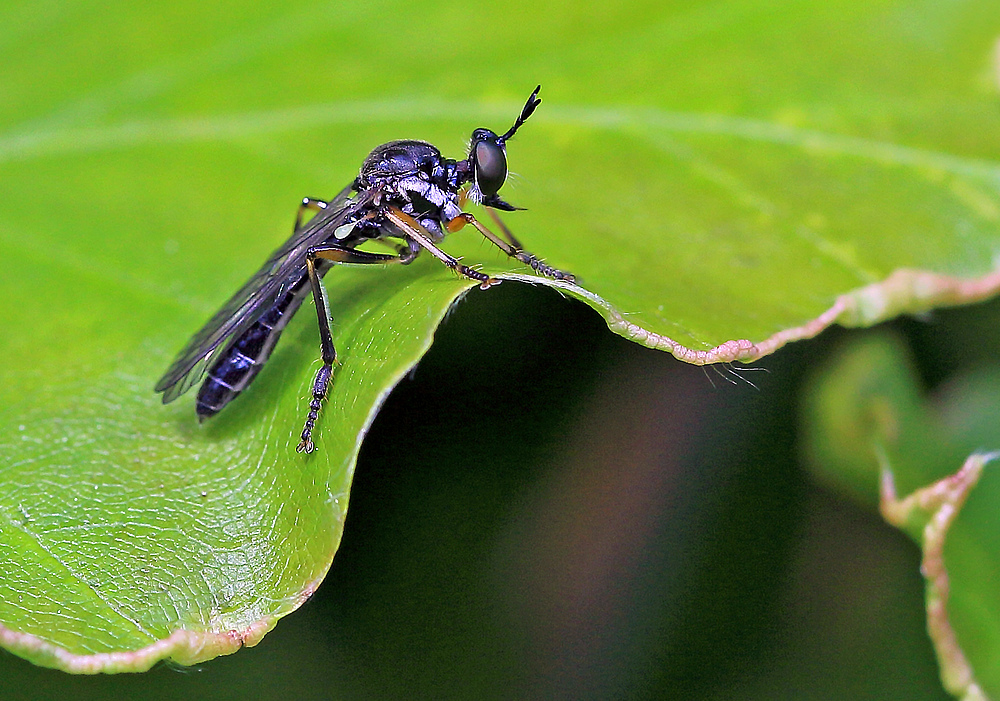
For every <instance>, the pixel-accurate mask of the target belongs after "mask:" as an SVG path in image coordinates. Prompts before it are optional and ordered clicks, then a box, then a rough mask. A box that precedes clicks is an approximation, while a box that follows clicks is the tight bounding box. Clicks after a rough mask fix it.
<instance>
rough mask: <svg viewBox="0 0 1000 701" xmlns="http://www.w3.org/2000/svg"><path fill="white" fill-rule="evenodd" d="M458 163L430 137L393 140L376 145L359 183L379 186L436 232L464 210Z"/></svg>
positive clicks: (361, 188)
mask: <svg viewBox="0 0 1000 701" xmlns="http://www.w3.org/2000/svg"><path fill="white" fill-rule="evenodd" d="M454 167H455V164H454V162H453V161H448V160H446V159H445V158H443V157H442V156H441V152H440V151H439V150H438V149H437V148H436V147H435V146H433V145H432V144H429V143H427V142H426V141H414V140H404V141H390V142H389V143H386V144H382V145H381V146H379V147H377V148H375V149H374V150H373V151H372V152H371V153H370V154H368V157H367V158H365V161H364V163H363V164H362V165H361V173H360V174H359V175H358V179H357V181H356V184H355V187H356V188H357V189H358V190H359V191H364V190H368V189H372V188H377V189H379V190H381V191H382V192H383V198H384V199H385V200H387V201H388V203H389V204H393V205H395V206H397V207H399V208H400V209H402V210H403V211H404V212H406V213H407V214H409V215H411V216H413V217H414V218H416V219H417V220H418V221H420V222H421V223H422V224H424V225H425V226H427V225H428V224H430V226H428V228H429V229H430V230H431V232H432V233H434V234H439V233H440V232H441V229H440V227H439V226H438V223H439V222H444V223H447V222H449V221H451V220H452V219H454V218H455V217H456V216H458V214H459V213H460V212H461V209H460V208H459V206H458V189H459V186H458V183H457V181H456V178H455V173H454Z"/></svg>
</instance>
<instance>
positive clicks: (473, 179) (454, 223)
mask: <svg viewBox="0 0 1000 701" xmlns="http://www.w3.org/2000/svg"><path fill="white" fill-rule="evenodd" d="M540 88H541V86H539V87H537V88H535V90H534V92H532V93H531V96H530V97H529V98H528V101H527V102H526V103H525V105H524V108H523V109H522V110H521V114H520V116H518V118H517V119H516V120H515V121H514V125H513V126H512V127H511V128H510V129H508V130H507V132H506V133H505V134H503V136H497V135H496V134H495V133H494V132H492V131H490V130H489V129H476V130H475V131H474V132H472V140H471V142H470V145H469V155H468V156H467V157H466V158H465V159H463V160H461V161H454V160H451V159H449V158H444V157H442V156H441V152H440V151H439V150H438V149H437V148H435V147H434V146H432V145H431V144H429V143H427V142H426V141H390V142H389V143H387V144H382V145H381V146H379V147H378V148H376V149H375V150H374V151H372V152H371V153H370V154H368V157H367V158H366V159H365V161H364V163H362V164H361V172H360V174H359V175H358V177H357V179H355V181H354V182H353V183H351V184H350V185H349V186H347V187H346V188H344V190H343V191H342V192H341V193H340V194H339V195H337V196H336V197H334V198H333V199H332V200H330V201H329V202H327V201H324V200H318V199H313V198H311V197H307V198H305V199H303V200H302V204H301V205H300V206H299V211H298V216H297V217H296V220H295V229H294V231H293V233H292V236H291V238H289V239H288V240H287V241H286V242H285V243H284V244H283V245H282V246H281V247H279V248H278V249H277V250H276V251H275V252H274V253H272V254H271V257H270V258H268V259H267V262H265V263H264V265H263V267H261V269H260V270H258V271H257V273H256V274H255V275H254V276H253V277H251V278H250V280H249V281H248V282H247V283H246V284H245V285H243V287H241V288H240V289H239V291H238V292H237V293H236V294H234V295H233V296H232V298H231V299H230V300H229V301H228V302H226V304H225V305H223V307H222V309H220V310H219V311H218V312H217V313H216V314H215V316H213V317H212V318H211V319H209V320H208V323H207V324H205V326H204V327H203V328H202V329H201V331H199V332H198V333H197V334H195V335H194V337H193V338H192V339H191V340H190V341H188V344H187V345H186V346H185V347H184V350H182V351H181V352H180V354H179V355H178V356H177V358H176V359H175V360H174V362H173V364H172V365H171V366H170V368H169V369H168V370H167V372H166V374H164V375H163V377H162V378H160V381H159V382H158V383H157V384H156V391H157V392H162V393H163V403H164V404H166V403H168V402H172V401H173V400H174V399H176V398H177V397H179V396H180V395H181V394H183V393H184V392H186V391H187V390H189V389H190V388H191V387H193V386H194V385H195V384H197V383H198V382H199V381H200V380H201V379H202V377H205V381H204V382H203V383H202V385H201V388H200V389H199V390H198V398H197V401H196V404H195V410H196V411H197V413H198V418H199V420H204V419H206V418H208V417H209V416H213V415H214V414H217V413H218V412H220V411H221V410H222V409H223V407H225V406H226V405H227V404H228V403H229V402H231V401H232V400H233V399H235V398H236V396H237V395H238V394H239V393H240V392H242V391H243V390H245V389H246V388H247V386H248V385H249V384H250V383H251V382H252V381H253V379H254V378H255V377H256V376H257V373H258V372H260V369H261V368H262V367H263V365H264V363H265V362H266V361H267V359H268V357H269V356H270V355H271V351H272V350H274V346H275V344H276V343H277V342H278V337H279V336H281V332H282V331H283V330H284V329H285V327H286V326H287V325H288V322H289V320H291V318H292V315H293V314H295V312H296V311H298V309H299V306H301V304H302V302H303V300H304V299H305V298H306V296H307V295H308V294H309V293H310V292H311V293H312V297H313V301H314V303H315V305H316V312H317V315H318V317H319V337H320V351H321V355H322V359H323V365H322V367H320V369H319V370H318V371H317V372H316V377H315V379H314V380H313V388H312V400H311V401H310V402H309V413H308V415H307V416H306V421H305V427H304V428H303V429H302V440H301V441H300V442H299V444H298V447H297V448H296V450H298V451H299V452H306V453H311V452H312V451H313V449H314V448H315V445H314V444H313V440H312V432H313V427H314V426H315V425H316V419H317V417H318V416H319V410H320V407H321V406H322V403H323V400H324V399H325V398H326V395H327V391H328V390H329V387H330V380H331V377H332V375H333V364H334V362H335V361H336V358H337V354H336V350H335V349H334V347H333V335H332V333H331V331H330V307H329V304H328V302H327V297H326V292H325V290H324V289H323V282H322V277H323V275H325V274H326V272H327V271H328V270H329V269H330V268H331V267H332V266H333V265H334V264H336V263H347V264H354V265H368V264H385V263H402V264H403V265H406V264H407V263H410V262H412V261H413V259H414V258H416V257H417V254H419V253H420V251H421V250H426V251H427V252H428V253H430V254H431V255H432V256H434V257H435V258H437V259H438V260H440V261H441V262H442V263H444V264H445V265H447V266H448V267H449V268H451V269H452V270H454V271H455V272H457V273H458V274H459V275H462V276H464V277H467V278H470V279H472V280H475V281H477V282H479V283H480V287H482V288H483V289H486V288H488V287H489V286H491V285H494V284H497V283H499V282H500V281H499V280H497V279H495V278H492V277H490V276H489V275H487V274H485V273H483V272H481V271H479V270H477V269H475V268H470V267H467V266H465V265H463V264H462V263H460V262H459V261H458V259H457V258H454V257H453V256H451V255H449V254H448V253H445V252H444V251H443V250H441V249H440V248H439V247H438V245H437V244H438V242H440V241H441V239H443V238H444V237H445V235H446V234H448V233H453V232H456V231H458V230H459V229H461V228H462V227H463V226H465V225H466V224H471V225H472V226H474V227H475V228H476V229H478V230H479V232H480V233H481V234H482V235H483V236H485V237H486V238H487V239H489V240H490V241H491V242H492V243H494V244H495V245H496V246H497V247H498V248H499V249H500V250H501V251H503V252H504V253H506V254H507V255H508V256H511V257H512V258H516V259H517V260H519V261H521V262H522V263H524V264H525V265H527V266H529V267H530V268H531V269H532V270H534V271H536V272H538V273H540V274H542V275H546V276H548V277H551V278H555V279H556V280H566V281H569V282H572V281H573V280H574V277H573V276H572V275H570V274H569V273H565V272H563V271H561V270H557V269H555V268H553V267H551V266H549V265H547V264H545V263H544V262H542V261H541V260H540V259H539V258H537V257H536V256H534V255H532V254H531V253H528V252H527V251H525V250H524V248H523V247H522V246H521V244H520V243H519V242H518V240H517V239H516V238H515V237H514V235H513V234H512V233H511V232H510V230H509V229H508V228H507V227H506V226H505V225H504V224H503V222H502V221H501V220H500V218H499V217H498V216H496V214H495V212H494V211H493V210H496V209H500V210H504V211H508V212H511V211H514V210H515V209H517V208H516V207H513V206H512V205H510V204H508V203H507V202H505V201H504V200H502V199H501V198H500V196H499V195H498V194H497V193H498V192H499V190H500V187H501V186H502V185H503V184H504V181H505V180H506V179H507V148H506V143H507V141H508V140H509V139H510V138H511V137H513V136H514V134H515V133H516V132H517V130H518V129H519V128H520V127H521V125H522V124H524V122H525V121H526V120H527V119H528V117H530V116H531V113H532V112H534V111H535V108H536V107H538V105H539V103H541V100H540V99H539V98H538V91H539V89H540ZM467 185H469V187H468V188H466V186H467ZM465 199H471V200H472V201H474V202H476V203H479V204H482V205H484V206H486V207H489V208H491V209H490V210H489V211H490V214H491V215H493V218H494V220H495V221H496V223H497V225H498V226H499V228H500V231H501V233H502V235H503V236H502V237H500V236H497V235H496V234H494V233H493V232H492V231H490V230H489V229H488V228H486V226H484V225H483V224H482V223H481V222H480V221H479V220H477V219H476V218H475V217H474V216H472V215H471V214H469V213H468V212H463V211H462V209H461V206H462V204H463V203H464V201H465ZM305 210H311V211H314V212H316V215H315V216H314V217H313V218H312V219H310V220H309V221H308V222H306V223H305V224H304V225H303V224H302V214H303V212H304V211H305ZM371 240H379V241H390V242H393V245H394V246H395V248H396V254H395V255H391V254H380V253H369V252H368V251H363V250H359V249H358V246H359V245H360V244H362V243H364V242H366V241H371ZM206 375H207V377H206Z"/></svg>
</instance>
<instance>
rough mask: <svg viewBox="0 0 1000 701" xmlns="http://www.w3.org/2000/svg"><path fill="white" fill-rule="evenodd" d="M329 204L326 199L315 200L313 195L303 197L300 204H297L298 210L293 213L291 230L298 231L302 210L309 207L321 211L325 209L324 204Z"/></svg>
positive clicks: (300, 224)
mask: <svg viewBox="0 0 1000 701" xmlns="http://www.w3.org/2000/svg"><path fill="white" fill-rule="evenodd" d="M328 204H330V203H329V202H327V201H326V200H317V199H316V198H315V197H303V198H302V204H300V205H299V211H298V213H296V215H295V228H294V229H292V231H298V230H299V227H300V226H302V212H304V211H305V210H307V209H311V210H312V211H314V212H321V211H323V210H324V209H326V206H327V205H328Z"/></svg>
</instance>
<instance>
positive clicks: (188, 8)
mask: <svg viewBox="0 0 1000 701" xmlns="http://www.w3.org/2000/svg"><path fill="white" fill-rule="evenodd" d="M998 34H1000V20H998V19H997V17H996V14H995V8H994V7H993V5H992V4H991V3H989V2H986V0H970V1H968V2H965V3H961V4H947V5H943V4H939V3H931V2H924V3H921V4H917V5H914V4H913V3H904V2H902V0H898V1H897V2H888V1H885V2H879V3H874V4H873V3H862V2H859V1H858V0H838V1H835V2H831V3H824V4H822V5H820V4H817V3H805V2H785V3H781V4H779V5H776V6H775V5H771V4H765V3H755V2H734V3H727V4H723V5H720V4H713V3H702V4H694V5H692V4H691V3H680V2H676V3H656V4H648V5H646V4H642V3H633V4H626V5H622V4H617V5H600V6H593V7H588V6H581V5H577V4H567V5H566V6H565V7H563V8H561V9H558V10H555V9H551V10H549V9H546V10H545V11H540V10H539V8H538V7H537V6H536V5H532V4H527V3H522V4H518V3H505V4H504V5H503V7H502V11H499V10H489V9H482V10H475V9H473V10H470V8H469V7H467V6H466V5H465V4H460V3H457V2H446V3H433V4H423V5H420V4H418V5H414V4H413V3H395V2H383V3H377V4H370V5H368V6H366V7H365V9H364V11H359V10H358V8H357V7H355V6H350V7H343V6H339V5H336V4H328V3H317V4H315V5H311V6H310V5H302V6H298V7H294V8H289V7H288V5H287V4H286V3H272V4H269V3H267V2H255V3H253V4H251V5H247V4H246V3H240V4H238V5H237V4H208V3H183V2H182V3H173V4H171V5H170V6H169V7H152V6H150V7H147V6H134V7H129V8H122V7H120V6H118V5H115V6H113V7H112V6H110V5H108V6H105V5H103V4H101V3H99V2H96V1H93V0H90V1H81V2H79V3H76V4H73V5H72V6H69V7H65V8H64V7H58V8H56V7H55V6H48V5H44V4H37V3H28V2H13V3H8V4H7V5H5V6H4V8H3V9H0V52H2V53H0V56H2V59H3V61H2V65H3V66H4V81H3V83H4V99H3V101H2V104H0V125H2V131H0V182H2V183H3V193H4V196H3V199H2V201H0V251H2V257H3V260H4V261H5V262H6V263H7V265H6V269H5V273H4V275H3V276H2V277H0V291H2V294H3V299H4V300H5V302H6V304H5V305H4V307H5V313H4V316H3V332H4V333H3V334H2V336H0V338H2V340H0V357H2V358H3V359H4V363H3V365H2V368H0V380H2V381H0V449H2V453H0V454H2V456H3V457H2V458H0V482H2V483H3V485H4V487H5V488H4V489H3V490H0V550H2V553H3V561H4V562H5V563H9V568H8V569H9V570H10V571H11V572H13V574H12V575H10V576H5V577H4V578H2V579H0V642H2V643H3V644H4V645H6V646H7V647H9V648H10V649H12V650H14V651H15V652H16V653H18V654H21V655H23V656H25V657H28V658H29V659H32V660H33V661H35V662H38V663H40V664H47V665H52V666H57V667H61V668H63V669H68V670H72V671H82V672H95V671H118V670H135V669H144V668H147V667H148V666H150V665H151V664H153V663H154V662H155V661H156V660H158V659H162V658H165V657H170V658H173V659H175V660H177V661H179V662H182V663H190V662H194V661H197V660H201V659H207V658H209V657H212V656H214V655H217V654H221V653H225V652H230V651H232V650H234V649H236V648H237V647H238V646H239V645H240V644H244V643H245V644H253V643H255V642H256V641H257V640H259V639H260V637H261V636H262V635H263V634H264V633H265V632H266V631H267V630H268V629H269V628H270V627H271V626H273V625H274V622H275V621H276V620H277V618H279V617H280V616H282V615H285V614H287V613H288V612H290V611H291V610H293V609H294V608H295V607H296V606H298V605H299V604H300V603H301V601H302V600H303V599H304V598H305V597H306V596H308V594H309V593H310V592H311V591H312V590H313V588H314V587H315V586H316V585H317V584H318V582H319V581H320V580H321V579H322V576H323V574H324V573H325V571H326V569H327V568H328V567H329V564H330V561H331V559H332V557H333V553H334V551H335V550H336V547H337V543H338V541H339V538H340V534H341V528H342V523H343V519H344V514H345V510H346V507H347V500H348V493H349V488H350V480H351V474H352V471H353V469H354V462H355V458H356V454H357V448H358V445H359V443H360V441H361V439H362V437H363V435H364V433H365V429H366V427H367V426H368V425H369V424H370V422H371V420H372V418H373V417H374V414H375V412H376V411H377V408H378V406H379V404H380V402H381V401H382V400H383V399H384V398H385V396H386V394H387V393H388V392H389V391H390V390H391V388H392V387H393V385H394V384H395V383H396V382H398V381H399V379H400V378H401V377H402V376H403V375H405V373H406V372H407V371H408V370H409V369H410V368H411V367H412V366H413V365H414V363H416V362H417V361H418V359H419V358H420V356H421V354H422V353H423V352H424V351H425V350H426V349H427V347H428V346H429V344H430V343H431V340H432V337H433V333H434V329H435V327H436V326H437V324H438V323H439V322H440V320H441V318H442V317H443V316H444V314H445V313H446V312H447V310H448V309H449V308H450V307H451V305H452V303H453V302H454V300H455V299H456V298H458V297H459V296H460V295H461V294H462V293H463V292H464V291H466V290H468V289H470V287H471V285H470V284H469V283H467V282H465V281H461V280H458V279H456V278H455V277H454V276H453V275H452V274H451V273H449V272H448V271H447V270H445V269H444V268H443V267H442V266H440V265H439V264H437V262H436V261H434V260H430V259H429V258H427V257H425V259H421V260H419V261H417V262H416V263H415V264H413V265H412V266H409V267H405V268H404V267H397V268H391V269H385V270H359V269H346V268H345V269H337V270H334V271H333V272H331V274H330V275H328V276H327V289H328V291H329V294H330V298H331V307H332V309H333V310H334V316H335V329H334V332H335V341H336V343H337V347H338V351H339V356H340V365H339V367H338V369H337V373H336V379H335V385H334V389H333V391H332V393H331V395H330V398H329V401H328V403H327V405H326V407H325V408H324V411H323V414H322V416H321V418H320V422H319V425H318V429H317V438H318V440H317V443H318V451H317V453H316V454H314V455H313V456H311V457H309V458H305V457H302V456H300V455H297V454H295V453H294V445H295V442H296V440H297V439H296V434H297V432H298V430H299V428H300V426H301V422H302V420H303V418H304V412H305V407H306V398H307V396H308V387H309V381H310V379H311V376H312V374H313V372H314V371H315V367H316V359H317V335H316V331H315V321H314V320H313V317H312V315H313V311H312V310H311V308H309V306H308V305H307V307H306V308H305V309H304V310H303V313H302V314H300V315H298V318H296V319H295V320H294V322H293V323H292V325H291V326H290V327H289V329H288V330H287V331H286V332H285V336H284V338H283V339H282V342H281V344H280V346H279V347H278V350H277V351H276V353H275V355H274V356H273V358H272V360H271V361H270V362H269V363H268V366H267V369H266V370H265V371H264V372H263V373H262V374H261V376H260V377H259V379H258V380H257V381H256V382H255V383H254V385H253V387H252V388H251V389H250V390H249V391H248V392H246V393H245V394H244V395H243V396H241V398H240V399H239V400H238V401H237V402H236V403H234V404H233V405H232V406H231V407H229V408H227V409H226V411H225V412H223V414H222V415H220V416H219V417H217V418H215V419H213V420H212V421H210V422H208V423H206V424H205V425H204V426H199V425H197V422H196V421H195V419H194V412H193V408H192V403H191V400H190V399H189V398H185V399H182V400H181V401H179V402H178V403H176V404H174V405H170V406H168V407H163V406H161V405H159V403H158V401H157V398H156V397H155V396H154V395H153V393H152V390H151V388H152V385H153V384H154V383H155V381H156V379H157V377H159V375H160V374H161V373H162V372H163V370H164V369H165V368H166V366H167V365H168V363H169V361H170V359H171V357H172V355H173V353H175V352H176V351H177V349H178V348H179V347H181V345H182V344H183V343H184V341H185V340H186V338H188V337H189V336H190V335H191V334H192V333H193V332H194V331H196V330H197V329H198V327H199V326H200V324H202V323H203V322H204V320H205V319H206V318H207V317H208V316H209V315H210V314H211V313H212V312H213V311H214V310H215V309H216V308H217V307H218V305H219V304H221V303H222V302H223V301H224V300H225V299H226V297H227V295H228V294H230V293H231V292H232V290H234V289H235V288H236V287H237V286H238V285H239V284H241V283H242V282H243V280H245V279H246V277H247V276H248V275H250V274H251V273H252V272H253V271H254V270H256V269H257V267H258V266H259V264H260V262H261V261H262V260H263V259H264V258H265V257H266V256H267V254H268V253H269V252H270V250H272V249H273V248H274V246H276V245H277V244H278V243H280V241H281V240H282V239H283V238H284V237H285V236H287V235H288V233H289V229H290V228H291V222H292V220H293V216H294V209H295V206H296V204H297V202H298V201H300V199H301V197H302V196H303V195H311V196H318V197H322V196H332V195H333V194H334V193H336V192H337V191H339V190H340V189H341V187H343V186H344V185H345V184H346V183H348V182H350V181H351V179H352V178H353V177H354V176H355V174H356V171H357V167H358V165H359V164H360V162H361V160H362V159H363V158H364V156H365V154H366V153H367V152H368V151H369V150H370V149H371V148H372V147H373V146H375V145H377V144H379V143H382V142H385V141H387V140H389V139H392V138H425V139H427V140H429V141H431V142H432V143H435V144H437V145H439V146H440V147H441V148H442V150H443V151H444V152H445V153H446V154H447V155H449V156H452V157H458V156H460V155H461V154H462V150H463V140H464V139H466V138H467V136H468V134H469V133H470V132H471V130H472V129H473V128H475V127H478V126H489V127H492V128H494V129H505V128H506V127H507V125H509V123H510V122H511V120H512V119H513V118H514V116H516V114H517V110H518V109H519V108H520V105H521V104H522V103H523V100H524V98H525V97H526V96H527V93H528V92H529V91H530V90H531V88H533V87H534V85H535V84H537V83H539V82H541V83H542V84H543V86H544V87H543V91H542V97H543V99H544V103H543V105H542V106H541V107H540V108H539V110H538V112H537V113H536V115H535V116H533V117H532V118H531V121H530V122H529V123H528V124H527V125H526V126H525V128H524V129H523V130H522V131H521V132H519V134H518V136H517V138H516V140H514V141H513V142H512V143H511V144H510V149H509V158H510V162H511V166H512V168H513V169H514V170H515V171H517V172H518V173H519V174H521V176H520V178H519V179H515V180H513V181H512V182H510V183H509V184H508V185H506V186H505V188H504V194H505V196H506V197H508V198H509V199H510V200H511V201H513V202H514V203H515V204H517V205H520V206H525V207H527V208H528V209H529V211H527V212H523V213H516V214H513V215H511V216H510V217H509V218H508V222H509V223H510V225H511V226H512V228H513V229H514V230H515V231H516V232H517V233H518V236H519V237H520V238H522V239H523V240H524V242H525V244H526V245H527V246H528V247H529V248H530V249H531V250H532V251H533V252H535V253H537V254H538V255H540V256H542V257H545V258H546V259H547V260H548V261H549V262H550V263H552V264H553V265H556V266H559V267H562V268H565V269H568V270H571V271H572V272H574V273H576V274H577V275H579V276H580V280H581V285H582V286H581V287H574V286H570V285H566V284H562V283H558V284H557V283H553V282H551V281H544V280H538V279H536V278H534V277H531V276H526V275H525V270H524V269H523V268H522V267H519V266H516V265H511V264H509V263H508V262H507V261H505V260H503V259H502V256H501V255H500V254H499V253H498V252H496V251H495V250H493V249H492V248H491V247H490V246H489V245H485V244H483V243H482V242H481V240H480V239H479V238H478V237H477V236H476V235H475V234H474V232H471V231H468V230H467V231H463V232H461V233H460V234H456V235H453V236H451V237H449V238H448V239H447V240H446V241H445V242H444V247H445V248H446V249H447V250H449V251H450V252H452V253H454V254H456V255H461V256H464V258H465V259H466V261H467V262H480V263H482V264H484V266H485V269H486V270H487V271H489V272H491V273H495V274H497V275H500V276H502V277H504V278H505V279H507V280H508V282H506V283H505V284H516V281H530V282H533V283H539V284H550V285H553V286H556V287H559V288H560V289H562V290H564V292H565V293H566V294H568V295H571V296H574V297H577V298H579V299H581V300H583V301H584V302H586V303H588V304H590V305H592V306H593V307H594V308H595V309H597V310H598V311H599V312H600V313H602V314H603V315H604V316H605V318H607V320H608V322H609V325H610V326H611V328H612V329H613V330H615V331H616V332H618V333H621V334H623V335H626V336H628V337H631V338H634V339H635V340H637V341H640V342H642V343H645V344H647V345H650V346H653V347H657V348H662V349H664V350H668V351H670V352H672V353H674V354H675V355H677V356H678V357H681V358H683V359H685V360H688V361H691V362H697V363H704V362H712V361H723V360H734V359H746V360H750V359H754V358H757V357H760V356H761V355H763V354H766V353H768V352H771V351H773V350H775V349H776V348H778V347H780V346H781V345H782V344H783V343H785V342H787V341H789V340H794V339H796V338H802V337H806V336H811V335H815V334H816V333H818V332H819V331H820V330H821V329H822V328H824V327H826V326H828V325H830V324H831V323H835V322H840V323H846V324H854V325H864V324H870V323H874V322H875V321H877V320H880V319H883V318H887V317H889V316H892V315H894V314H898V313H900V312H907V311H918V310H923V309H928V308H931V307H934V306H937V305H942V304H959V303H964V302H968V301H972V300H976V299H981V298H984V297H987V296H990V295H992V294H995V292H996V290H997V288H998V286H1000V275H997V274H996V273H995V272H994V267H995V265H994V259H995V256H996V250H997V244H996V242H997V221H998V217H1000V192H998V179H997V176H998V175H1000V166H998V164H997V162H996V159H997V155H998V152H997V149H998V147H997V145H996V141H995V139H992V138H990V136H989V135H991V134H995V133H997V131H998V128H1000V113H998V112H997V111H996V109H995V104H996V97H997V96H996V93H997V83H996V76H995V63H994V59H993V56H994V54H993V50H994V48H993V47H994V42H995V38H996V36H997V35H998ZM55 36H57V37H58V41H54V40H53V37H55ZM404 37H405V40H404ZM414 38H415V39H414ZM473 294H489V293H488V292H479V291H475V292H473ZM497 363H498V367H500V366H502V363H503V360H502V359H497ZM487 400H488V398H484V401H487ZM400 435H401V449H405V440H404V439H405V438H406V427H405V426H401V427H400ZM959 464H960V463H959Z"/></svg>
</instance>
